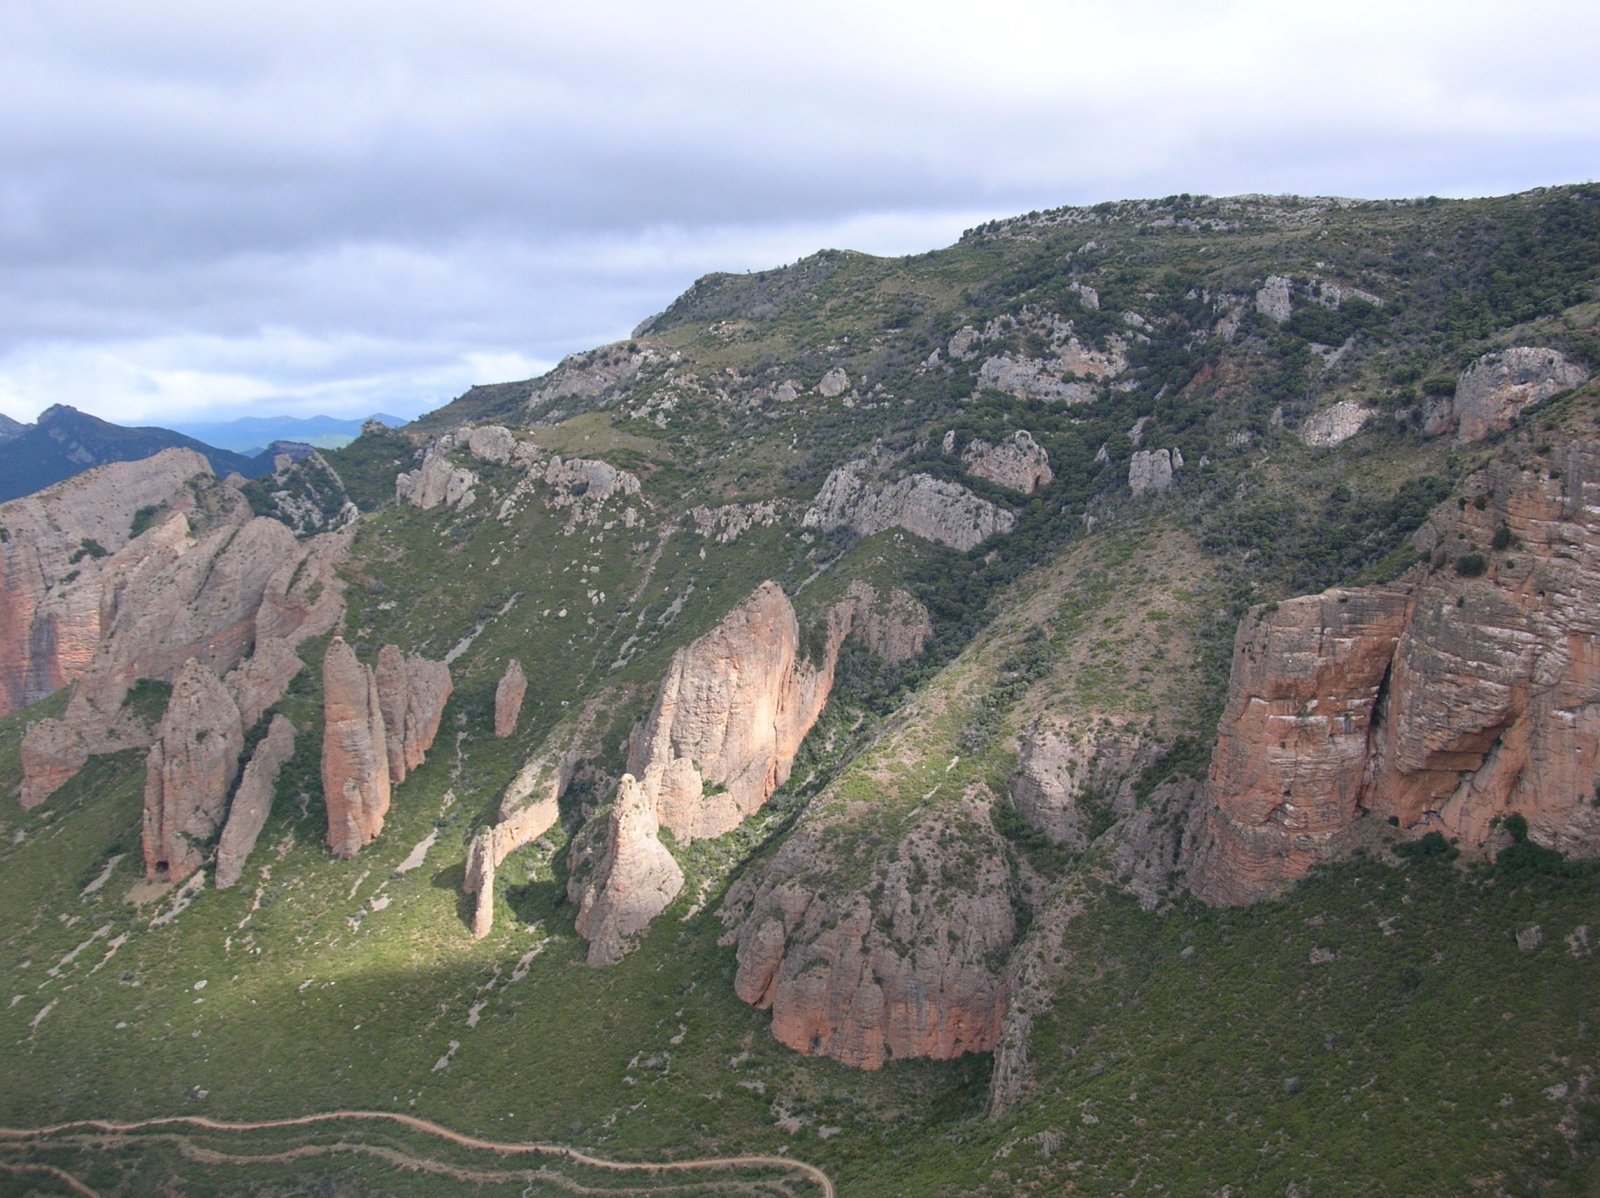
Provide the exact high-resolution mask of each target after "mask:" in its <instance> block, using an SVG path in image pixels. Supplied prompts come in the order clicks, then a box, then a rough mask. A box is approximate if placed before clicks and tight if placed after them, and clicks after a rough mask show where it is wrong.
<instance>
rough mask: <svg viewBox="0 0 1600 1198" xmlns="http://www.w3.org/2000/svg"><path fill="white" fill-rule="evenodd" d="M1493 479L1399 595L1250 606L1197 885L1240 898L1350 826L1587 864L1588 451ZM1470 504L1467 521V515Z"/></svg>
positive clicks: (1592, 671)
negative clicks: (1505, 830)
mask: <svg viewBox="0 0 1600 1198" xmlns="http://www.w3.org/2000/svg"><path fill="white" fill-rule="evenodd" d="M1546 465H1547V468H1530V469H1521V468H1517V467H1515V466H1511V465H1507V464H1503V463H1496V464H1494V465H1492V466H1490V467H1489V469H1488V470H1486V471H1485V472H1484V473H1483V474H1481V475H1479V476H1477V477H1476V478H1475V479H1474V480H1473V482H1472V484H1471V485H1470V487H1469V489H1468V495H1469V497H1470V498H1471V500H1472V501H1471V502H1466V503H1464V504H1462V505H1460V506H1459V507H1458V505H1456V504H1454V503H1451V504H1446V505H1445V506H1444V507H1442V508H1440V509H1439V510H1438V511H1437V512H1436V513H1435V514H1434V516H1433V517H1432V518H1431V519H1430V521H1429V522H1428V524H1426V525H1425V526H1424V527H1423V529H1422V530H1420V531H1419V533H1418V534H1417V544H1418V547H1419V548H1420V549H1421V550H1423V551H1424V552H1426V553H1429V554H1431V555H1432V562H1433V564H1432V566H1431V567H1418V568H1416V569H1415V570H1413V571H1412V573H1411V574H1409V575H1407V576H1406V578H1405V579H1404V580H1402V582H1400V583H1398V584H1394V585H1391V586H1388V587H1377V588H1369V589H1366V590H1361V591H1350V592H1337V591H1336V592H1329V593H1327V594H1326V595H1321V596H1311V597H1308V598H1304V599H1298V600H1293V601H1291V602H1289V603H1285V604H1280V605H1279V606H1278V607H1277V609H1276V610H1271V609H1268V608H1258V609H1256V610H1254V611H1253V612H1252V613H1251V614H1250V615H1249V616H1247V617H1246V620H1245V623H1244V625H1243V626H1242V627H1241V629H1240V631H1239V634H1238V638H1237V640H1236V642H1235V651H1234V670H1233V678H1232V680H1231V682H1230V685H1229V698H1228V704H1227V708H1226V710H1225V712H1224V715H1223V718H1222V722H1221V725H1220V728H1219V735H1218V745H1217V751H1216V753H1215V755H1214V756H1213V758H1212V766H1211V771H1210V775H1209V778H1208V781H1207V788H1206V803H1205V817H1204V821H1203V822H1202V823H1201V824H1200V826H1199V827H1198V828H1197V829H1196V830H1195V834H1194V835H1193V836H1192V837H1191V840H1190V844H1189V846H1188V847H1187V848H1186V853H1187V854H1188V855H1189V857H1190V865H1189V873H1190V879H1191V885H1192V887H1193V889H1194V891H1195V893H1196V894H1197V895H1199V896H1200V897H1201V898H1202V899H1204V900H1206V901H1207V902H1212V903H1243V902H1250V901H1253V900H1254V899H1256V898H1259V897H1261V896H1263V895H1267V894H1271V893H1273V892H1274V891H1276V890H1278V889H1281V888H1282V886H1284V885H1285V884H1287V883H1288V882H1290V881H1292V880H1294V879H1295V878H1297V877H1299V876H1300V875H1302V874H1303V873H1304V872H1305V871H1306V870H1307V869H1308V868H1310V866H1311V865H1312V864H1314V863H1315V862H1316V861H1318V860H1320V859H1322V858H1324V857H1326V856H1327V855H1328V854H1329V853H1330V852H1332V851H1333V848H1334V843H1333V842H1334V840H1335V837H1336V836H1337V835H1338V833H1339V832H1341V831H1342V830H1343V829H1344V828H1346V827H1348V826H1349V825H1350V824H1351V823H1352V822H1354V820H1355V819H1357V818H1358V817H1360V816H1361V815H1364V814H1370V815H1372V816H1375V817H1378V818H1390V819H1393V820H1394V822H1395V823H1397V824H1398V825H1399V827H1401V828H1402V829H1407V830H1414V832H1415V833H1417V834H1420V833H1423V832H1427V831H1433V830H1437V831H1439V832H1441V833H1443V834H1444V835H1445V836H1447V837H1454V838H1459V839H1460V840H1461V841H1462V842H1463V843H1464V844H1467V845H1471V846H1482V845H1484V844H1486V843H1487V842H1488V840H1489V837H1490V832H1491V825H1492V823H1493V822H1494V821H1495V820H1496V819H1498V818H1499V817H1503V816H1505V815H1508V814H1511V813H1513V812H1516V813H1519V814H1521V815H1523V816H1524V817H1525V818H1526V819H1527V821H1528V825H1529V835H1530V837H1531V838H1532V839H1533V840H1534V841H1535V842H1536V843H1539V844H1541V845H1545V846H1547V847H1550V848H1554V849H1557V850H1559V851H1561V852H1564V853H1569V854H1573V855H1580V856H1595V855H1600V807H1596V806H1595V805H1594V804H1592V803H1590V802H1588V801H1587V800H1588V798H1589V796H1592V795H1593V794H1594V793H1595V789H1596V786H1597V785H1600V670H1597V668H1596V665H1597V662H1600V650H1597V648H1596V645H1597V642H1600V615H1597V613H1600V602H1597V600H1600V445H1597V444H1595V443H1592V442H1582V443H1574V444H1572V445H1569V446H1567V447H1566V448H1565V449H1564V450H1563V451H1561V452H1560V453H1559V454H1558V455H1556V457H1555V460H1553V461H1551V462H1549V463H1547V464H1546ZM1480 503H1481V506H1480Z"/></svg>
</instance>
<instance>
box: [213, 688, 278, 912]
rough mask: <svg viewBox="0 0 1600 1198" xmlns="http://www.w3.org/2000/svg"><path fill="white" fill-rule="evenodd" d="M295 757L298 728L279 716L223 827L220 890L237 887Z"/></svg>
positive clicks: (246, 769)
mask: <svg viewBox="0 0 1600 1198" xmlns="http://www.w3.org/2000/svg"><path fill="white" fill-rule="evenodd" d="M252 722H253V721H252ZM293 756H294V725H293V724H291V723H290V722H289V721H288V720H286V719H284V718H283V717H282V716H281V715H275V716H273V717H272V723H271V724H269V725H268V726H267V735H266V736H265V737H264V738H263V739H262V741H261V743H260V744H258V745H257V746H256V748H255V752H254V753H252V754H251V755H250V763H249V764H248V765H246V766H245V767H244V776H243V777H241V778H240V779H239V788H238V790H236V791H235V792H234V795H233V802H232V804H231V805H230V806H229V807H228V822H227V823H226V824H224V825H223V828H222V840H221V841H220V842H219V843H218V845H217V873H216V879H215V880H216V886H217V889H218V890H226V889H228V888H229V887H230V886H233V885H234V884H236V883H237V882H238V881H239V877H240V875H241V874H243V872H244V863H245V860H246V858H248V857H249V856H250V853H251V850H253V849H254V848H255V847H256V839H257V838H258V837H259V836H260V835H261V829H262V828H264V827H265V826H266V823H267V816H268V814H269V813H270V812H271V810H272V798H273V794H274V792H275V790H276V788H277V785H278V773H279V771H281V770H282V769H283V767H284V764H285V763H286V762H287V761H288V760H289V758H291V757H293Z"/></svg>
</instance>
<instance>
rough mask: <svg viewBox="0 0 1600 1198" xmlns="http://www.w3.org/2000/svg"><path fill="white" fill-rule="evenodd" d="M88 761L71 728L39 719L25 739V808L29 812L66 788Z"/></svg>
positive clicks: (57, 721)
mask: <svg viewBox="0 0 1600 1198" xmlns="http://www.w3.org/2000/svg"><path fill="white" fill-rule="evenodd" d="M88 760H89V748H88V746H87V745H85V744H84V743H83V737H81V736H79V735H78V734H77V732H75V731H74V730H73V728H72V725H70V724H68V723H65V722H64V721H62V720H38V721H36V722H35V723H33V724H30V725H29V726H28V731H27V732H26V733H24V734H23V737H22V809H23V810H24V811H29V810H31V809H32V808H34V807H37V806H38V805H39V804H40V803H42V802H44V801H45V800H46V799H47V798H49V797H50V796H51V795H53V794H54V793H55V792H56V791H57V790H59V789H60V788H61V787H63V786H65V785H66V784H67V783H68V782H69V781H70V780H71V779H72V778H73V777H75V776H76V775H77V773H78V771H79V770H81V769H82V768H83V765H84V762H86V761H88Z"/></svg>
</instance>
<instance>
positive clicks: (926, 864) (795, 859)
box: [722, 787, 1016, 1069]
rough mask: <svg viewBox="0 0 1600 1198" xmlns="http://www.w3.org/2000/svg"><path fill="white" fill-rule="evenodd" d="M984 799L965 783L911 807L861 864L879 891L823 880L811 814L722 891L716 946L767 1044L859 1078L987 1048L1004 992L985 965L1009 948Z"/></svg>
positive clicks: (822, 845) (1006, 900) (1002, 873)
mask: <svg viewBox="0 0 1600 1198" xmlns="http://www.w3.org/2000/svg"><path fill="white" fill-rule="evenodd" d="M992 802H993V800H992V797H991V796H990V795H989V794H988V793H987V792H986V791H984V790H983V788H981V787H975V788H973V789H972V790H970V791H969V792H968V793H967V794H966V795H964V796H963V797H962V798H961V799H960V800H959V801H955V802H947V803H944V804H941V805H938V806H933V807H929V808H926V809H920V808H919V811H921V815H920V817H918V818H917V819H916V822H915V824H914V825H913V827H912V828H911V829H910V830H909V831H908V832H907V833H906V834H905V835H903V836H902V837H901V838H900V839H899V840H898V842H897V843H896V844H894V845H893V846H892V847H889V848H886V849H882V850H879V852H880V853H882V854H886V855H885V856H883V857H882V859H875V860H873V861H871V862H870V867H869V873H870V875H871V876H872V877H874V878H878V879H881V882H882V886H881V889H875V890H873V891H871V892H868V891H866V890H864V889H863V888H861V887H859V886H850V885H838V884H834V883H833V882H832V881H831V878H830V873H829V871H830V869H831V868H833V867H834V866H833V865H832V864H830V854H831V855H832V856H833V857H835V858H836V856H837V850H836V849H830V848H829V841H830V839H831V838H830V832H831V831H832V829H831V826H830V819H829V818H828V817H827V816H825V815H822V814H820V809H817V808H813V811H812V812H808V813H807V815H806V816H805V817H803V818H802V822H801V824H800V826H799V827H797V829H796V830H795V832H794V833H793V834H791V835H790V837H789V839H788V840H786V841H785V842H784V843H783V845H782V847H780V848H779V849H778V852H777V854H776V855H775V856H774V857H773V858H772V859H771V860H770V861H769V862H767V863H765V864H764V865H763V866H762V867H761V868H759V869H758V870H755V871H752V872H751V873H750V874H747V875H745V876H744V877H742V878H741V879H740V880H739V881H738V882H736V883H735V884H734V886H733V888H732V889H731V890H730V891H729V895H728V899H727V902H726V903H725V904H724V908H723V911H722V918H723V920H724V923H725V924H727V925H728V927H729V931H728V933H727V935H726V936H725V937H724V939H723V942H724V943H727V944H735V945H737V960H738V972H737V974H736V977H735V980H734V989H735V991H736V992H737V994H738V995H739V997H740V998H741V999H742V1000H744V1001H745V1002H747V1003H750V1004H751V1005H753V1006H756V1007H760V1008H762V1009H770V1010H771V1011H772V1034H773V1036H774V1037H776V1038H777V1039H778V1040H779V1041H780V1042H781V1043H783V1044H785V1045H787V1046H788V1047H790V1048H792V1049H794V1050H795V1051H797V1052H802V1053H808V1054H813V1055H820V1056H828V1057H832V1058H833V1059H835V1060H838V1061H842V1062H844V1063H845V1064H848V1065H854V1066H856V1067H858V1068H862V1069H877V1068H879V1067H880V1066H882V1065H883V1064H884V1063H885V1062H887V1061H889V1060H891V1059H899V1058H904V1057H934V1058H938V1059H944V1058H949V1057H955V1056H959V1055H961V1054H962V1053H966V1052H987V1051H989V1050H990V1049H992V1048H994V1046H995V1044H996V1042H997V1040H998V1038H999V1035H1000V1028H1001V1021H1002V1018H1003V1016H1004V1013H1005V1007H1006V987H1005V980H1004V978H1003V977H1002V976H1001V975H1000V974H999V973H998V972H997V970H996V968H995V967H994V966H993V965H992V964H991V962H993V961H995V960H996V959H1003V958H1004V956H1005V954H1006V953H1007V951H1008V950H1009V949H1010V947H1011V944H1012V941H1013V940H1014V939H1015V936H1016V918H1015V916H1014V914H1013V912H1012V905H1011V889H1010V876H1009V872H1008V867H1007V865H1006V850H1005V846H1004V844H1003V842H1002V841H1001V840H1000V837H999V835H998V834H997V833H996V832H995V830H994V827H993V825H992V823H991V822H990V819H989V808H990V806H991V805H992ZM814 812H815V814H814ZM868 851H870V850H868ZM852 864H856V865H868V863H867V862H862V861H857V862H852Z"/></svg>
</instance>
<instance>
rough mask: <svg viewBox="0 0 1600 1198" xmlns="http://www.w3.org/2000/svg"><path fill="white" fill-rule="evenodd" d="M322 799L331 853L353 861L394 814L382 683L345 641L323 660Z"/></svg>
mask: <svg viewBox="0 0 1600 1198" xmlns="http://www.w3.org/2000/svg"><path fill="white" fill-rule="evenodd" d="M322 689H323V701H322V703H323V706H322V727H323V732H322V795H323V799H324V801H325V802H326V803H327V807H328V848H330V849H331V850H332V851H333V853H334V855H335V856H337V857H353V856H355V855H356V853H357V852H359V851H360V850H361V849H362V848H363V847H364V846H366V845H367V844H370V843H371V842H372V841H373V840H375V839H376V838H377V836H378V833H379V832H381V831H383V817H384V816H385V815H387V814H388V811H389V785H390V784H389V751H388V746H387V743H386V738H385V736H384V726H383V711H382V708H381V706H380V704H379V700H378V681H377V679H376V678H375V677H374V676H373V673H372V670H371V669H370V668H368V667H367V666H364V665H362V664H361V662H360V661H359V660H357V658H356V652H355V650H354V649H352V648H351V647H350V646H349V645H347V644H345V642H344V640H343V638H341V637H334V638H333V641H332V643H331V644H329V646H328V652H327V654H326V655H325V656H324V657H323V660H322Z"/></svg>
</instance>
